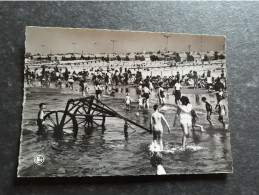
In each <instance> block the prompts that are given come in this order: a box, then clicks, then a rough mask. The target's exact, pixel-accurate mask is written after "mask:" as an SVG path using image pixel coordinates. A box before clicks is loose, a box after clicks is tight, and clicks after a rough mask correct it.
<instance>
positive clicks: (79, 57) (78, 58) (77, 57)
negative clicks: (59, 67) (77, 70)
mask: <svg viewBox="0 0 259 195" xmlns="http://www.w3.org/2000/svg"><path fill="white" fill-rule="evenodd" d="M73 57H74V59H76V60H80V59H81V55H80V54H74V55H73Z"/></svg>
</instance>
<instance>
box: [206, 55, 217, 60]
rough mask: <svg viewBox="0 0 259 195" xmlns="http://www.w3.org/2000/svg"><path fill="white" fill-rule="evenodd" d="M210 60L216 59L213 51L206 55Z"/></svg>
mask: <svg viewBox="0 0 259 195" xmlns="http://www.w3.org/2000/svg"><path fill="white" fill-rule="evenodd" d="M205 58H207V60H208V61H211V60H215V55H214V54H213V53H207V54H206V57H205Z"/></svg>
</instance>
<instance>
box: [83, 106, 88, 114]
mask: <svg viewBox="0 0 259 195" xmlns="http://www.w3.org/2000/svg"><path fill="white" fill-rule="evenodd" d="M83 109H84V111H85V114H87V112H86V109H85V107H84V106H83Z"/></svg>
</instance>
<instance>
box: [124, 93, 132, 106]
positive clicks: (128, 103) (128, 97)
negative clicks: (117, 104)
mask: <svg viewBox="0 0 259 195" xmlns="http://www.w3.org/2000/svg"><path fill="white" fill-rule="evenodd" d="M131 101H133V99H131V98H130V96H129V93H126V97H125V103H126V110H129V109H130V104H131Z"/></svg>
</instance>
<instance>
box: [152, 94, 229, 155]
mask: <svg viewBox="0 0 259 195" xmlns="http://www.w3.org/2000/svg"><path fill="white" fill-rule="evenodd" d="M226 97H227V96H226V93H224V94H223V96H222V97H221V99H220V101H219V103H218V107H219V118H218V120H219V121H220V122H221V123H222V124H223V128H224V129H227V125H226V122H225V119H226V116H227V115H228V106H227V101H226ZM202 101H203V102H204V103H205V108H206V111H207V120H208V121H209V123H210V125H213V124H212V121H211V114H212V109H213V108H212V106H211V104H210V103H208V101H207V100H206V97H202ZM180 102H181V104H179V105H178V106H177V111H176V114H175V119H174V123H173V127H175V126H176V121H177V119H178V118H179V120H180V124H181V128H182V131H183V136H182V146H183V148H186V145H187V139H188V137H189V136H190V131H191V129H193V130H195V127H199V128H200V130H201V131H204V128H203V126H201V125H198V124H197V123H196V122H197V120H198V115H197V113H196V112H195V110H194V109H193V107H192V105H191V104H190V101H189V98H188V97H186V96H182V97H181V98H180ZM153 109H154V113H153V114H152V115H151V120H150V128H151V131H152V133H153V141H154V142H156V143H158V144H159V145H160V150H163V142H162V136H163V126H162V122H161V121H162V120H163V121H164V122H165V124H166V126H167V128H168V132H169V134H170V133H171V129H170V127H169V124H168V122H167V120H166V119H165V117H164V115H163V114H162V113H160V112H159V111H158V104H155V105H154V106H153Z"/></svg>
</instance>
